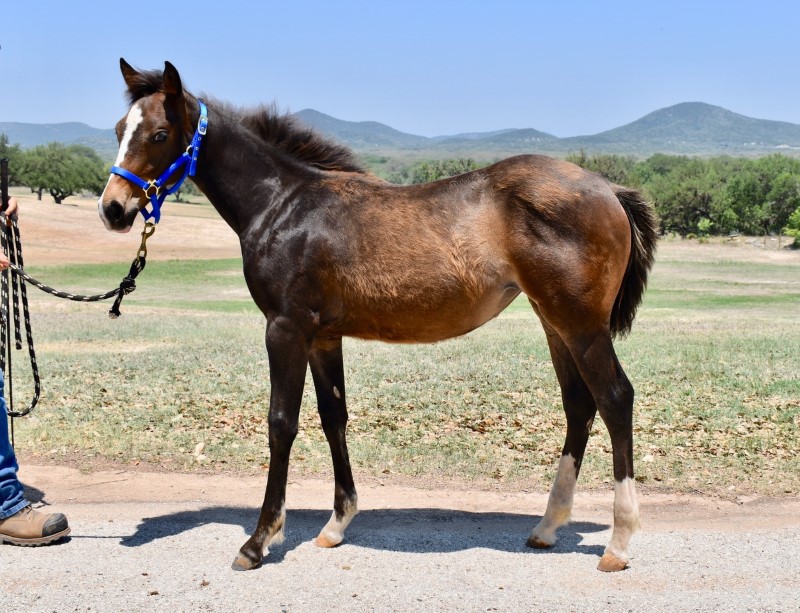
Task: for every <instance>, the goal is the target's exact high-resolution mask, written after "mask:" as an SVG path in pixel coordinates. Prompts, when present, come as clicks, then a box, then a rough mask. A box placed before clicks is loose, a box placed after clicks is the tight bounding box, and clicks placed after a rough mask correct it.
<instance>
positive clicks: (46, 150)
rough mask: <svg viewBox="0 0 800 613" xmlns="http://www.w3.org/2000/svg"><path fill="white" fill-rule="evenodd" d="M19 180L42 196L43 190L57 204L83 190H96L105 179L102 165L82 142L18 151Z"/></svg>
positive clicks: (101, 187) (98, 190) (103, 165)
mask: <svg viewBox="0 0 800 613" xmlns="http://www.w3.org/2000/svg"><path fill="white" fill-rule="evenodd" d="M19 179H20V183H21V184H23V185H27V186H28V187H30V188H31V190H32V191H33V192H34V193H36V194H37V195H38V198H39V200H41V199H42V193H43V192H44V191H45V190H46V191H48V192H49V193H50V195H51V196H52V197H53V199H54V200H55V201H56V203H57V204H61V203H62V202H63V201H64V199H65V198H68V197H69V196H71V195H73V194H75V193H77V192H79V191H82V190H85V191H90V192H93V193H99V192H100V191H101V190H102V189H103V185H104V184H105V179H106V168H105V164H104V163H103V160H102V159H100V156H98V155H97V153H95V152H94V150H93V149H91V148H89V147H85V146H83V145H71V146H68V147H67V146H65V145H63V144H61V143H49V144H47V145H40V146H38V147H34V148H33V149H29V150H28V151H25V152H24V153H23V154H22V163H21V170H20V176H19Z"/></svg>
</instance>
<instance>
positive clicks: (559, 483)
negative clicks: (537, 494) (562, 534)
mask: <svg viewBox="0 0 800 613" xmlns="http://www.w3.org/2000/svg"><path fill="white" fill-rule="evenodd" d="M577 480H578V476H577V474H576V471H575V458H573V457H572V455H571V454H569V453H568V454H567V455H562V456H561V459H560V460H559V461H558V473H557V474H556V479H555V481H554V482H553V487H552V489H551V490H550V498H548V500H547V510H546V511H545V512H544V517H542V520H541V521H540V522H539V524H538V525H537V526H536V527H535V528H534V529H533V532H531V537H533V538H535V539H536V540H538V541H540V542H541V543H544V544H545V545H552V544H553V543H555V542H556V530H557V529H558V528H559V527H561V526H563V525H564V524H566V523H567V522H568V521H569V517H570V515H571V513H572V500H573V497H574V495H575V483H576V482H577Z"/></svg>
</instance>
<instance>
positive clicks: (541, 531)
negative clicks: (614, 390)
mask: <svg viewBox="0 0 800 613" xmlns="http://www.w3.org/2000/svg"><path fill="white" fill-rule="evenodd" d="M535 308H536V307H535V305H534V309H535ZM542 324H543V326H544V329H545V332H546V334H547V344H548V346H549V348H550V357H551V359H552V361H553V366H554V367H555V370H556V376H557V377H558V382H559V385H560V386H561V401H562V404H563V406H564V412H565V414H566V417H567V434H566V439H565V441H564V447H563V450H562V452H561V458H560V460H559V463H558V472H557V474H556V478H555V481H554V482H553V487H552V489H551V490H550V497H549V498H548V500H547V509H546V510H545V513H544V516H543V517H542V519H541V521H540V522H539V523H538V524H537V525H536V527H535V528H534V529H533V531H532V532H531V535H530V537H529V538H528V543H527V544H528V546H529V547H536V548H546V547H551V546H552V545H553V544H555V542H556V530H557V529H558V528H560V527H561V526H563V525H564V524H566V523H567V522H568V521H569V519H570V514H571V512H572V502H573V497H574V494H575V484H576V482H577V479H578V474H579V472H580V468H581V463H582V461H583V454H584V452H585V450H586V443H587V442H588V440H589V433H590V432H591V429H592V424H593V422H594V417H595V414H596V412H597V407H596V405H595V402H594V398H593V397H592V393H591V392H590V391H589V388H588V387H587V386H586V383H584V381H583V377H582V376H581V374H580V372H579V371H578V367H577V366H576V365H575V361H574V360H573V358H572V355H571V354H570V352H569V349H568V348H567V346H566V345H565V344H564V342H563V341H562V340H561V338H560V337H559V336H558V334H557V333H556V332H555V330H553V329H552V328H551V327H550V326H548V325H547V324H546V323H545V322H544V321H543V322H542Z"/></svg>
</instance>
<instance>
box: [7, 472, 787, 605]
mask: <svg viewBox="0 0 800 613" xmlns="http://www.w3.org/2000/svg"><path fill="white" fill-rule="evenodd" d="M21 477H22V479H23V481H24V482H26V484H28V485H29V486H32V487H33V488H35V489H32V490H31V496H32V497H33V498H35V499H38V500H40V501H39V502H38V503H37V504H39V505H52V508H53V509H58V510H61V511H64V512H65V513H66V514H67V515H68V516H69V518H70V522H71V525H72V526H73V534H72V537H71V539H70V540H69V541H68V542H66V543H64V544H62V545H57V546H52V547H47V548H38V549H32V548H21V547H10V546H5V545H4V546H1V547H0V577H2V580H1V581H0V610H3V611H10V610H24V611H78V610H80V611H87V610H100V611H111V610H122V609H125V610H127V611H144V610H148V611H223V610H229V609H232V608H236V610H240V611H256V610H262V611H487V610H500V611H512V610H513V611H545V610H546V611H582V610H590V609H598V608H600V609H603V610H626V611H627V610H634V611H643V610H647V611H719V610H732V611H733V610H741V611H744V610H758V611H797V610H800V501H798V500H794V499H765V498H753V499H751V500H748V501H742V502H740V503H736V502H732V501H725V500H720V499H712V498H704V497H699V496H689V495H677V494H670V495H665V494H652V493H650V494H645V495H643V496H642V497H641V510H642V518H643V524H644V525H643V529H642V530H641V532H639V533H637V535H636V536H635V537H634V541H633V543H632V546H631V554H632V566H631V568H630V569H629V570H627V571H625V572H623V573H617V574H612V575H608V574H603V573H600V572H598V571H596V570H595V566H596V564H597V561H598V557H599V555H600V554H601V553H602V549H603V547H604V545H605V543H606V542H607V540H608V538H609V526H608V523H609V520H610V516H611V508H610V507H611V494H610V492H609V493H605V492H597V493H595V492H580V491H579V493H578V496H577V500H576V507H575V511H574V514H573V523H572V524H571V525H570V526H568V527H567V528H565V529H563V531H562V532H563V533H562V536H561V540H560V541H559V543H558V544H557V546H556V548H555V549H554V550H553V551H550V552H547V553H541V552H537V551H533V550H529V549H526V548H525V547H524V542H525V538H526V537H527V534H528V532H529V531H530V528H531V527H532V525H533V524H534V522H535V521H536V520H537V518H538V517H539V514H541V512H542V511H543V509H544V506H545V502H546V496H545V495H544V494H527V493H519V492H500V491H481V492H472V491H467V490H466V489H465V488H461V489H458V490H441V489H438V490H425V489H418V488H413V487H408V486H404V485H397V484H394V483H392V482H383V483H381V482H378V481H372V482H368V483H366V484H362V485H361V487H360V488H359V495H360V507H361V514H360V515H359V516H358V517H357V518H356V519H355V520H354V522H353V525H352V526H351V527H350V529H349V530H348V533H347V537H348V538H347V541H346V542H345V544H343V545H342V546H340V547H338V548H336V549H333V550H324V549H319V548H317V547H316V546H314V545H313V543H312V542H311V540H312V539H313V538H314V536H316V534H317V532H318V530H319V529H320V527H321V526H322V525H323V524H324V523H325V521H326V520H327V518H328V516H329V514H330V502H331V498H332V484H331V483H329V482H322V481H319V480H309V479H301V480H293V481H292V482H291V483H290V486H289V491H288V496H287V505H288V516H287V540H286V542H285V543H284V544H282V545H279V546H275V547H273V548H272V551H271V553H270V555H269V557H268V558H267V559H266V561H265V564H264V565H263V567H262V568H260V569H258V570H255V571H251V572H248V573H236V572H233V571H232V570H230V563H231V561H232V559H233V557H234V555H235V553H236V550H237V549H238V547H239V546H241V545H242V544H243V543H244V541H245V540H246V538H247V535H248V533H249V532H250V530H251V529H252V528H253V527H254V525H255V521H256V518H257V514H258V509H257V506H258V504H259V503H260V500H261V498H262V496H263V486H264V479H263V477H237V476H226V475H185V474H174V473H169V474H160V473H145V472H129V471H126V470H121V469H120V470H105V471H98V472H90V473H84V472H81V471H78V470H76V469H71V468H63V467H53V466H25V467H23V470H22V472H21Z"/></svg>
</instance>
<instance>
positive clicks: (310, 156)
mask: <svg viewBox="0 0 800 613" xmlns="http://www.w3.org/2000/svg"><path fill="white" fill-rule="evenodd" d="M232 112H233V113H234V114H236V115H238V117H239V120H240V123H241V125H243V126H244V127H245V128H247V129H248V130H250V131H251V132H252V133H254V134H256V135H257V136H258V137H259V138H260V139H261V140H263V141H264V142H266V143H269V144H271V145H274V146H275V147H277V148H278V149H279V150H281V151H283V152H284V153H285V154H287V155H288V156H290V157H291V158H293V159H295V160H297V161H300V162H303V163H305V164H308V165H310V166H314V167H315V168H319V169H321V170H333V171H341V172H356V173H362V174H363V173H366V171H365V170H364V167H363V166H362V165H361V163H360V162H359V161H358V159H357V158H356V156H355V155H354V154H353V152H352V151H351V150H350V149H349V148H347V147H346V146H344V145H340V144H339V143H336V142H334V141H332V140H330V139H328V138H325V137H324V136H322V135H321V134H319V133H318V132H317V131H316V130H314V129H313V128H310V127H309V126H306V125H305V124H303V123H302V122H300V121H299V120H297V119H295V118H294V117H292V116H291V115H289V114H287V113H280V112H278V110H277V107H276V106H275V103H272V104H270V105H261V106H259V107H256V108H254V109H249V110H242V111H237V110H233V111H232Z"/></svg>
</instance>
